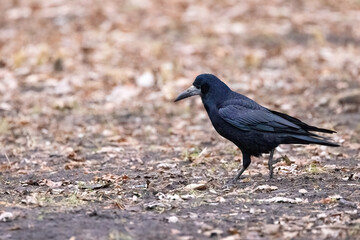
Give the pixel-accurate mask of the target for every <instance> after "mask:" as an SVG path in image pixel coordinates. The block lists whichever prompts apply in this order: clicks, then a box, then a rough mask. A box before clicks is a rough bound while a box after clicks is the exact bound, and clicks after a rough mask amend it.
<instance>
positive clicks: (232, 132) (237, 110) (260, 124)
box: [175, 74, 339, 182]
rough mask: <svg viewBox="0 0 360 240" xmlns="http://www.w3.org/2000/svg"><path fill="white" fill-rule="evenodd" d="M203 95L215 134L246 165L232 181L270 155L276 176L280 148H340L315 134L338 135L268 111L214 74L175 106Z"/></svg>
mask: <svg viewBox="0 0 360 240" xmlns="http://www.w3.org/2000/svg"><path fill="white" fill-rule="evenodd" d="M194 95H200V96H201V100H202V102H203V104H204V107H205V109H206V111H207V113H208V115H209V118H210V120H211V123H212V124H213V126H214V128H215V130H216V131H217V132H218V133H219V134H220V135H221V136H223V137H224V138H226V139H228V140H230V141H231V142H233V143H234V144H235V145H236V146H237V147H238V148H240V150H241V152H242V155H243V165H242V168H241V169H240V171H239V172H238V173H237V175H236V177H235V178H234V179H233V181H234V182H235V181H237V180H238V179H239V178H240V176H241V174H242V173H243V172H244V171H245V170H246V168H247V167H248V166H249V165H250V163H251V159H250V157H251V156H260V155H261V154H262V153H270V157H269V161H268V166H269V170H270V178H272V176H273V162H272V160H273V155H274V150H275V148H276V147H277V146H279V145H280V144H319V145H325V146H331V147H338V146H339V145H338V144H336V143H332V142H329V141H327V140H326V139H325V138H324V137H321V136H319V135H317V134H314V133H312V132H322V133H335V131H332V130H328V129H323V128H317V127H314V126H310V125H308V124H306V123H304V122H302V121H300V120H299V119H297V118H294V117H291V116H289V115H287V114H285V113H280V112H276V111H272V110H270V109H267V108H265V107H263V106H261V105H260V104H258V103H256V102H255V101H253V100H251V99H250V98H248V97H246V96H244V95H241V94H239V93H236V92H233V91H232V90H231V89H230V88H229V87H228V86H227V85H226V84H225V83H223V82H222V81H221V80H220V79H219V78H217V77H216V76H214V75H212V74H201V75H199V76H197V77H196V79H195V81H194V83H193V85H192V86H191V87H190V88H188V89H187V90H185V91H184V92H183V93H181V94H180V95H179V96H178V97H177V98H176V99H175V102H177V101H179V100H182V99H184V98H188V97H191V96H194Z"/></svg>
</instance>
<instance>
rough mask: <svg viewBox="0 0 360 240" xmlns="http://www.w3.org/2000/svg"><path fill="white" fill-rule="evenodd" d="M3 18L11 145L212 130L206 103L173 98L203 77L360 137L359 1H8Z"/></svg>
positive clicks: (2, 83) (6, 136)
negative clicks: (196, 128) (213, 77)
mask: <svg viewBox="0 0 360 240" xmlns="http://www.w3.org/2000/svg"><path fill="white" fill-rule="evenodd" d="M0 11H1V15H0V93H1V95H0V110H1V115H2V117H3V118H2V120H1V122H0V133H2V136H1V138H2V139H3V140H4V141H5V140H7V142H8V143H10V142H14V143H18V144H19V143H20V145H21V144H24V146H29V139H30V138H31V139H35V138H38V141H33V143H34V144H35V143H38V144H40V143H41V145H42V146H44V144H43V143H44V141H45V142H47V144H48V145H50V142H52V141H53V140H55V142H61V141H64V140H67V139H69V138H74V137H75V138H76V137H80V138H81V137H83V136H84V135H86V134H100V135H101V134H105V136H107V137H108V136H118V135H126V136H127V135H130V136H132V137H134V136H137V135H140V137H141V135H143V134H144V132H148V133H147V134H153V135H154V136H153V139H157V137H156V136H157V135H158V134H159V133H160V134H169V133H172V132H173V131H175V132H176V129H182V128H183V127H185V126H186V125H189V124H190V125H192V126H193V125H196V124H205V126H206V128H204V129H199V132H201V131H207V130H208V131H212V129H211V127H210V123H209V121H208V120H207V117H206V114H205V111H200V110H201V109H202V106H201V103H200V100H199V99H198V100H189V101H185V102H184V103H181V104H174V103H173V102H172V100H173V99H174V98H175V97H176V95H177V94H178V93H179V92H181V91H182V90H184V89H185V88H186V87H188V86H189V85H191V83H192V81H193V79H194V78H195V77H196V76H197V75H198V74H200V73H213V74H215V75H217V76H218V77H220V78H221V79H222V80H224V81H225V82H226V83H227V84H229V85H230V86H231V87H232V88H233V89H234V90H236V91H238V92H240V93H242V94H245V95H247V96H249V97H251V98H254V99H255V100H256V101H258V102H259V103H261V104H263V105H265V106H267V107H270V108H273V109H276V110H279V111H284V112H286V113H289V114H292V115H294V116H295V117H300V118H302V119H303V120H305V121H308V122H310V123H311V124H318V125H320V126H322V127H325V128H335V129H337V130H342V129H344V132H342V134H341V136H340V137H338V138H341V139H348V140H351V141H352V142H357V141H358V140H359V137H357V134H356V131H357V132H359V129H360V126H359V124H358V121H359V120H360V118H359V102H360V100H359V99H360V91H359V89H360V80H359V73H360V57H359V56H360V28H359V27H358V26H359V24H360V14H359V13H360V3H359V1H355V0H347V1H341V3H339V2H338V1H332V0H313V1H298V0H293V1H280V0H272V1H266V2H265V1H241V2H239V1H234V0H227V1H221V2H220V1H190V0H175V1H171V3H169V2H168V1H160V0H158V1H156V0H154V1H140V0H129V1H114V0H103V1H89V0H79V1H70V0H68V1H67V0H49V1H40V0H7V1H1V3H0ZM190 106H192V108H190ZM99 116H101V117H99ZM99 119H102V120H99ZM180 119H185V122H183V121H182V120H180ZM102 123H105V124H107V126H105V127H104V125H103V124H102ZM97 124H98V125H97ZM349 128H350V129H349ZM354 131H355V132H354ZM29 136H31V137H29ZM22 137H24V138H22ZM141 139H142V140H144V138H141ZM39 141H40V142H39ZM20 145H18V146H20ZM35 145H36V144H35Z"/></svg>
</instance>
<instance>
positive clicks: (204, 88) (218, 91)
mask: <svg viewBox="0 0 360 240" xmlns="http://www.w3.org/2000/svg"><path fill="white" fill-rule="evenodd" d="M228 91H230V88H229V87H228V86H226V84H225V83H223V82H222V81H221V80H220V79H219V78H217V77H216V76H215V75H212V74H201V75H199V76H197V77H196V78H195V81H194V82H193V85H192V86H191V87H189V88H188V89H186V90H185V91H184V92H182V93H180V95H179V96H178V97H177V98H176V99H175V102H177V101H180V100H182V99H184V98H188V97H191V96H195V95H200V96H201V98H202V99H203V101H204V100H206V99H209V98H212V97H214V98H217V99H221V98H223V97H225V96H226V95H227V92H228Z"/></svg>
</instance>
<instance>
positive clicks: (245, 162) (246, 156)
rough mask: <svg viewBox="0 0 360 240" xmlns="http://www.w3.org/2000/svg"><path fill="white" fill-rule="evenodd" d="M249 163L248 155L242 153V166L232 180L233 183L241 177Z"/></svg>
mask: <svg viewBox="0 0 360 240" xmlns="http://www.w3.org/2000/svg"><path fill="white" fill-rule="evenodd" d="M250 163H251V159H250V155H248V154H246V153H243V165H242V167H241V169H240V171H239V172H238V173H237V174H236V177H235V178H234V179H233V182H234V183H235V182H236V181H237V180H239V178H240V177H241V174H243V172H244V171H245V170H246V169H247V168H248V167H249V165H250Z"/></svg>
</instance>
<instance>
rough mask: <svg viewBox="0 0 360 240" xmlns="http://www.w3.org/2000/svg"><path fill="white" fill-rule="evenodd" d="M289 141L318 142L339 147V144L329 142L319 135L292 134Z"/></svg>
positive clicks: (297, 142)
mask: <svg viewBox="0 0 360 240" xmlns="http://www.w3.org/2000/svg"><path fill="white" fill-rule="evenodd" d="M289 143H291V144H319V145H325V146H330V147H339V146H340V145H339V144H336V143H333V142H330V141H328V140H326V138H323V137H321V136H318V135H315V136H305V135H293V136H291V137H290V139H289Z"/></svg>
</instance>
